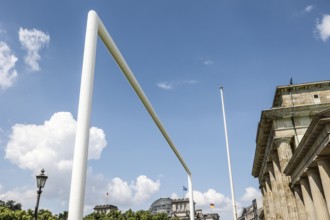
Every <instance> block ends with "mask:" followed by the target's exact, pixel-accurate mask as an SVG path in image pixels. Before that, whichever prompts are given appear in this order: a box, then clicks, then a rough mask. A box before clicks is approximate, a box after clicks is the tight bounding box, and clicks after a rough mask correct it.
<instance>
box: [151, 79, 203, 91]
mask: <svg viewBox="0 0 330 220" xmlns="http://www.w3.org/2000/svg"><path fill="white" fill-rule="evenodd" d="M196 83H197V80H180V81H176V82H160V83H158V84H157V86H158V87H159V88H161V89H165V90H171V89H174V88H175V87H178V86H182V85H193V84H196Z"/></svg>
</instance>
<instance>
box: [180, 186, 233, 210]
mask: <svg viewBox="0 0 330 220" xmlns="http://www.w3.org/2000/svg"><path fill="white" fill-rule="evenodd" d="M193 194H194V195H193V196H194V201H195V202H196V205H197V206H199V207H203V208H209V206H210V203H213V204H214V205H215V211H219V212H223V211H224V210H228V209H230V208H231V200H230V199H229V198H228V197H226V196H224V195H223V194H221V193H218V192H216V191H215V190H214V189H209V190H208V191H207V192H204V193H203V192H199V191H194V193H193ZM186 196H187V195H186Z"/></svg>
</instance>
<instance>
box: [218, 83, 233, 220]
mask: <svg viewBox="0 0 330 220" xmlns="http://www.w3.org/2000/svg"><path fill="white" fill-rule="evenodd" d="M222 90H223V88H222V87H220V94H221V103H222V114H223V124H224V127H225V137H226V148H227V159H228V170H229V180H230V189H231V200H232V205H233V216H234V220H237V210H236V202H235V193H234V184H233V177H232V174H231V162H230V152H229V143H228V134H227V122H226V113H225V103H224V101H223V91H222Z"/></svg>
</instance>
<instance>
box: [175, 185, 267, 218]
mask: <svg viewBox="0 0 330 220" xmlns="http://www.w3.org/2000/svg"><path fill="white" fill-rule="evenodd" d="M188 196H189V195H188V193H186V195H185V197H186V198H188ZM193 196H194V201H195V202H196V208H197V209H202V210H203V212H205V213H207V212H209V211H210V204H211V203H212V204H214V208H213V209H212V212H215V213H219V214H220V215H221V218H223V219H230V218H232V214H233V207H232V200H231V198H229V197H227V196H225V195H223V194H222V193H219V192H217V191H216V190H214V189H208V190H207V191H206V192H200V191H197V190H196V191H194V192H193ZM171 198H172V199H178V198H180V196H178V195H177V194H176V193H173V194H172V195H171ZM261 198H262V197H261V193H260V192H259V191H258V190H257V189H255V188H253V187H247V188H246V189H245V192H244V194H243V195H242V196H241V197H239V199H238V200H236V208H237V214H240V213H241V212H242V208H243V207H247V206H250V205H251V204H252V200H254V199H256V200H257V205H258V207H262V202H261Z"/></svg>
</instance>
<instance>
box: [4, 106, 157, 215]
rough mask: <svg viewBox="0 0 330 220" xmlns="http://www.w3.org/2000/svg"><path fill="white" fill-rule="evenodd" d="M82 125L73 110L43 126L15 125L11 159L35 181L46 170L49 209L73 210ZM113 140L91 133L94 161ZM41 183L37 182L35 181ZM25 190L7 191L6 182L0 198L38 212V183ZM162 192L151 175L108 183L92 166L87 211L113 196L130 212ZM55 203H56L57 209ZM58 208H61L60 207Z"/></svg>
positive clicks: (7, 148)
mask: <svg viewBox="0 0 330 220" xmlns="http://www.w3.org/2000/svg"><path fill="white" fill-rule="evenodd" d="M76 124H77V123H76V121H75V120H74V118H73V117H72V114H71V113H69V112H58V113H55V114H54V115H53V116H52V117H51V118H50V119H49V120H47V121H45V122H44V123H41V124H16V125H14V126H13V127H12V130H11V134H10V136H9V140H8V142H7V144H6V146H5V158H6V159H7V160H9V161H10V162H11V163H13V164H15V165H17V166H18V167H20V168H21V169H23V170H26V172H30V173H31V178H33V180H34V179H35V175H37V174H39V173H40V169H42V168H45V170H46V172H45V174H46V175H48V180H47V183H46V184H47V190H45V191H44V192H43V198H44V199H43V207H44V208H48V209H50V210H55V213H56V210H57V211H63V210H66V209H67V207H68V199H69V194H70V193H69V190H70V181H71V170H72V158H73V148H74V139H75V132H76ZM106 145H107V141H106V138H105V134H104V132H103V130H102V129H100V128H96V127H92V128H91V129H90V142H89V153H88V159H89V160H91V159H98V158H100V156H101V154H102V151H103V149H104V148H105V147H106ZM34 181H35V180H34ZM26 183H28V181H24V183H23V184H22V185H23V186H21V187H19V188H14V189H10V190H6V191H4V190H3V189H4V188H5V186H2V185H1V184H0V199H1V200H9V199H14V200H15V201H18V202H21V203H22V204H23V206H24V207H23V208H24V209H27V208H33V206H34V202H33V201H35V196H36V192H35V185H34V184H33V186H24V185H25V184H26ZM159 189H160V181H159V180H156V181H154V180H151V179H150V178H148V177H147V176H145V175H141V176H138V177H137V179H136V180H134V181H132V182H130V183H128V182H127V181H125V180H122V179H121V178H119V177H116V178H113V179H108V178H106V177H104V175H102V174H100V173H95V172H94V171H93V169H92V167H88V170H87V178H86V193H85V194H86V195H89V196H86V198H85V207H84V210H85V211H86V213H90V212H92V211H93V210H92V209H91V208H92V207H94V206H95V204H103V203H104V196H105V193H106V192H108V193H109V196H110V198H111V203H114V204H116V205H118V206H119V207H120V208H130V207H131V206H133V205H138V204H141V203H143V202H145V201H147V200H148V199H150V198H151V197H152V196H153V195H154V194H155V193H156V192H158V191H159ZM54 201H56V202H55V204H56V205H54ZM55 206H58V207H55Z"/></svg>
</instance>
